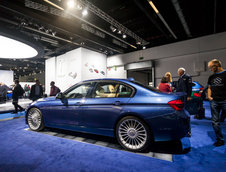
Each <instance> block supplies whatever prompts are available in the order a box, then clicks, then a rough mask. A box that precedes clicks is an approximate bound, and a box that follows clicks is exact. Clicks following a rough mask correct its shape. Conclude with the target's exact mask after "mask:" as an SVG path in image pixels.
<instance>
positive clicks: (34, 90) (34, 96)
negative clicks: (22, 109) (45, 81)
mask: <svg viewBox="0 0 226 172" xmlns="http://www.w3.org/2000/svg"><path fill="white" fill-rule="evenodd" d="M35 82H36V84H34V85H32V86H31V92H30V99H31V100H33V101H35V100H38V99H39V98H41V97H42V96H43V88H42V85H40V81H39V80H38V79H37V80H36V81H35Z"/></svg>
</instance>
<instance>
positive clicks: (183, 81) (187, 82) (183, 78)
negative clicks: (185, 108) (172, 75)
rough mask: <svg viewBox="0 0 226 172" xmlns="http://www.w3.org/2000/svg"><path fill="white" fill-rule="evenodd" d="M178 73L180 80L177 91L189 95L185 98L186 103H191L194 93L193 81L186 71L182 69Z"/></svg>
mask: <svg viewBox="0 0 226 172" xmlns="http://www.w3.org/2000/svg"><path fill="white" fill-rule="evenodd" d="M177 73H178V75H179V76H180V78H179V79H178V85H177V88H176V91H177V92H185V93H187V95H186V96H185V97H184V101H185V102H186V101H190V100H191V93H192V79H191V77H190V76H189V75H188V74H186V73H185V69H184V68H182V67H181V68H179V69H178V71H177Z"/></svg>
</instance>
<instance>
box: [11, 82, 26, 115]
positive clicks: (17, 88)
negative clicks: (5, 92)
mask: <svg viewBox="0 0 226 172" xmlns="http://www.w3.org/2000/svg"><path fill="white" fill-rule="evenodd" d="M14 83H15V86H14V87H13V95H12V98H13V102H12V104H13V105H14V108H15V111H13V113H17V112H18V108H19V110H20V111H23V110H24V108H22V107H21V106H20V105H18V99H19V97H20V96H22V95H23V94H24V90H23V88H22V87H21V85H20V84H19V80H18V79H15V80H14Z"/></svg>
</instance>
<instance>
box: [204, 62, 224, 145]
mask: <svg viewBox="0 0 226 172" xmlns="http://www.w3.org/2000/svg"><path fill="white" fill-rule="evenodd" d="M208 68H209V69H210V70H211V71H212V72H213V74H212V75H211V76H209V79H208V99H209V101H210V107H211V115H212V126H213V129H214V131H215V134H216V140H217V141H216V142H215V143H214V144H213V145H214V146H222V145H224V138H223V134H222V131H221V127H220V111H224V112H225V111H226V71H225V70H224V69H223V68H222V65H221V62H220V61H219V60H217V59H213V60H211V61H209V63H208Z"/></svg>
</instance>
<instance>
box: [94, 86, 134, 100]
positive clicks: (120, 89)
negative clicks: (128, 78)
mask: <svg viewBox="0 0 226 172" xmlns="http://www.w3.org/2000/svg"><path fill="white" fill-rule="evenodd" d="M131 94H132V89H131V88H129V87H127V86H125V85H121V84H119V83H107V82H101V83H98V85H97V87H96V90H94V93H93V96H92V97H93V98H106V97H113V98H114V97H130V95H131Z"/></svg>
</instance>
